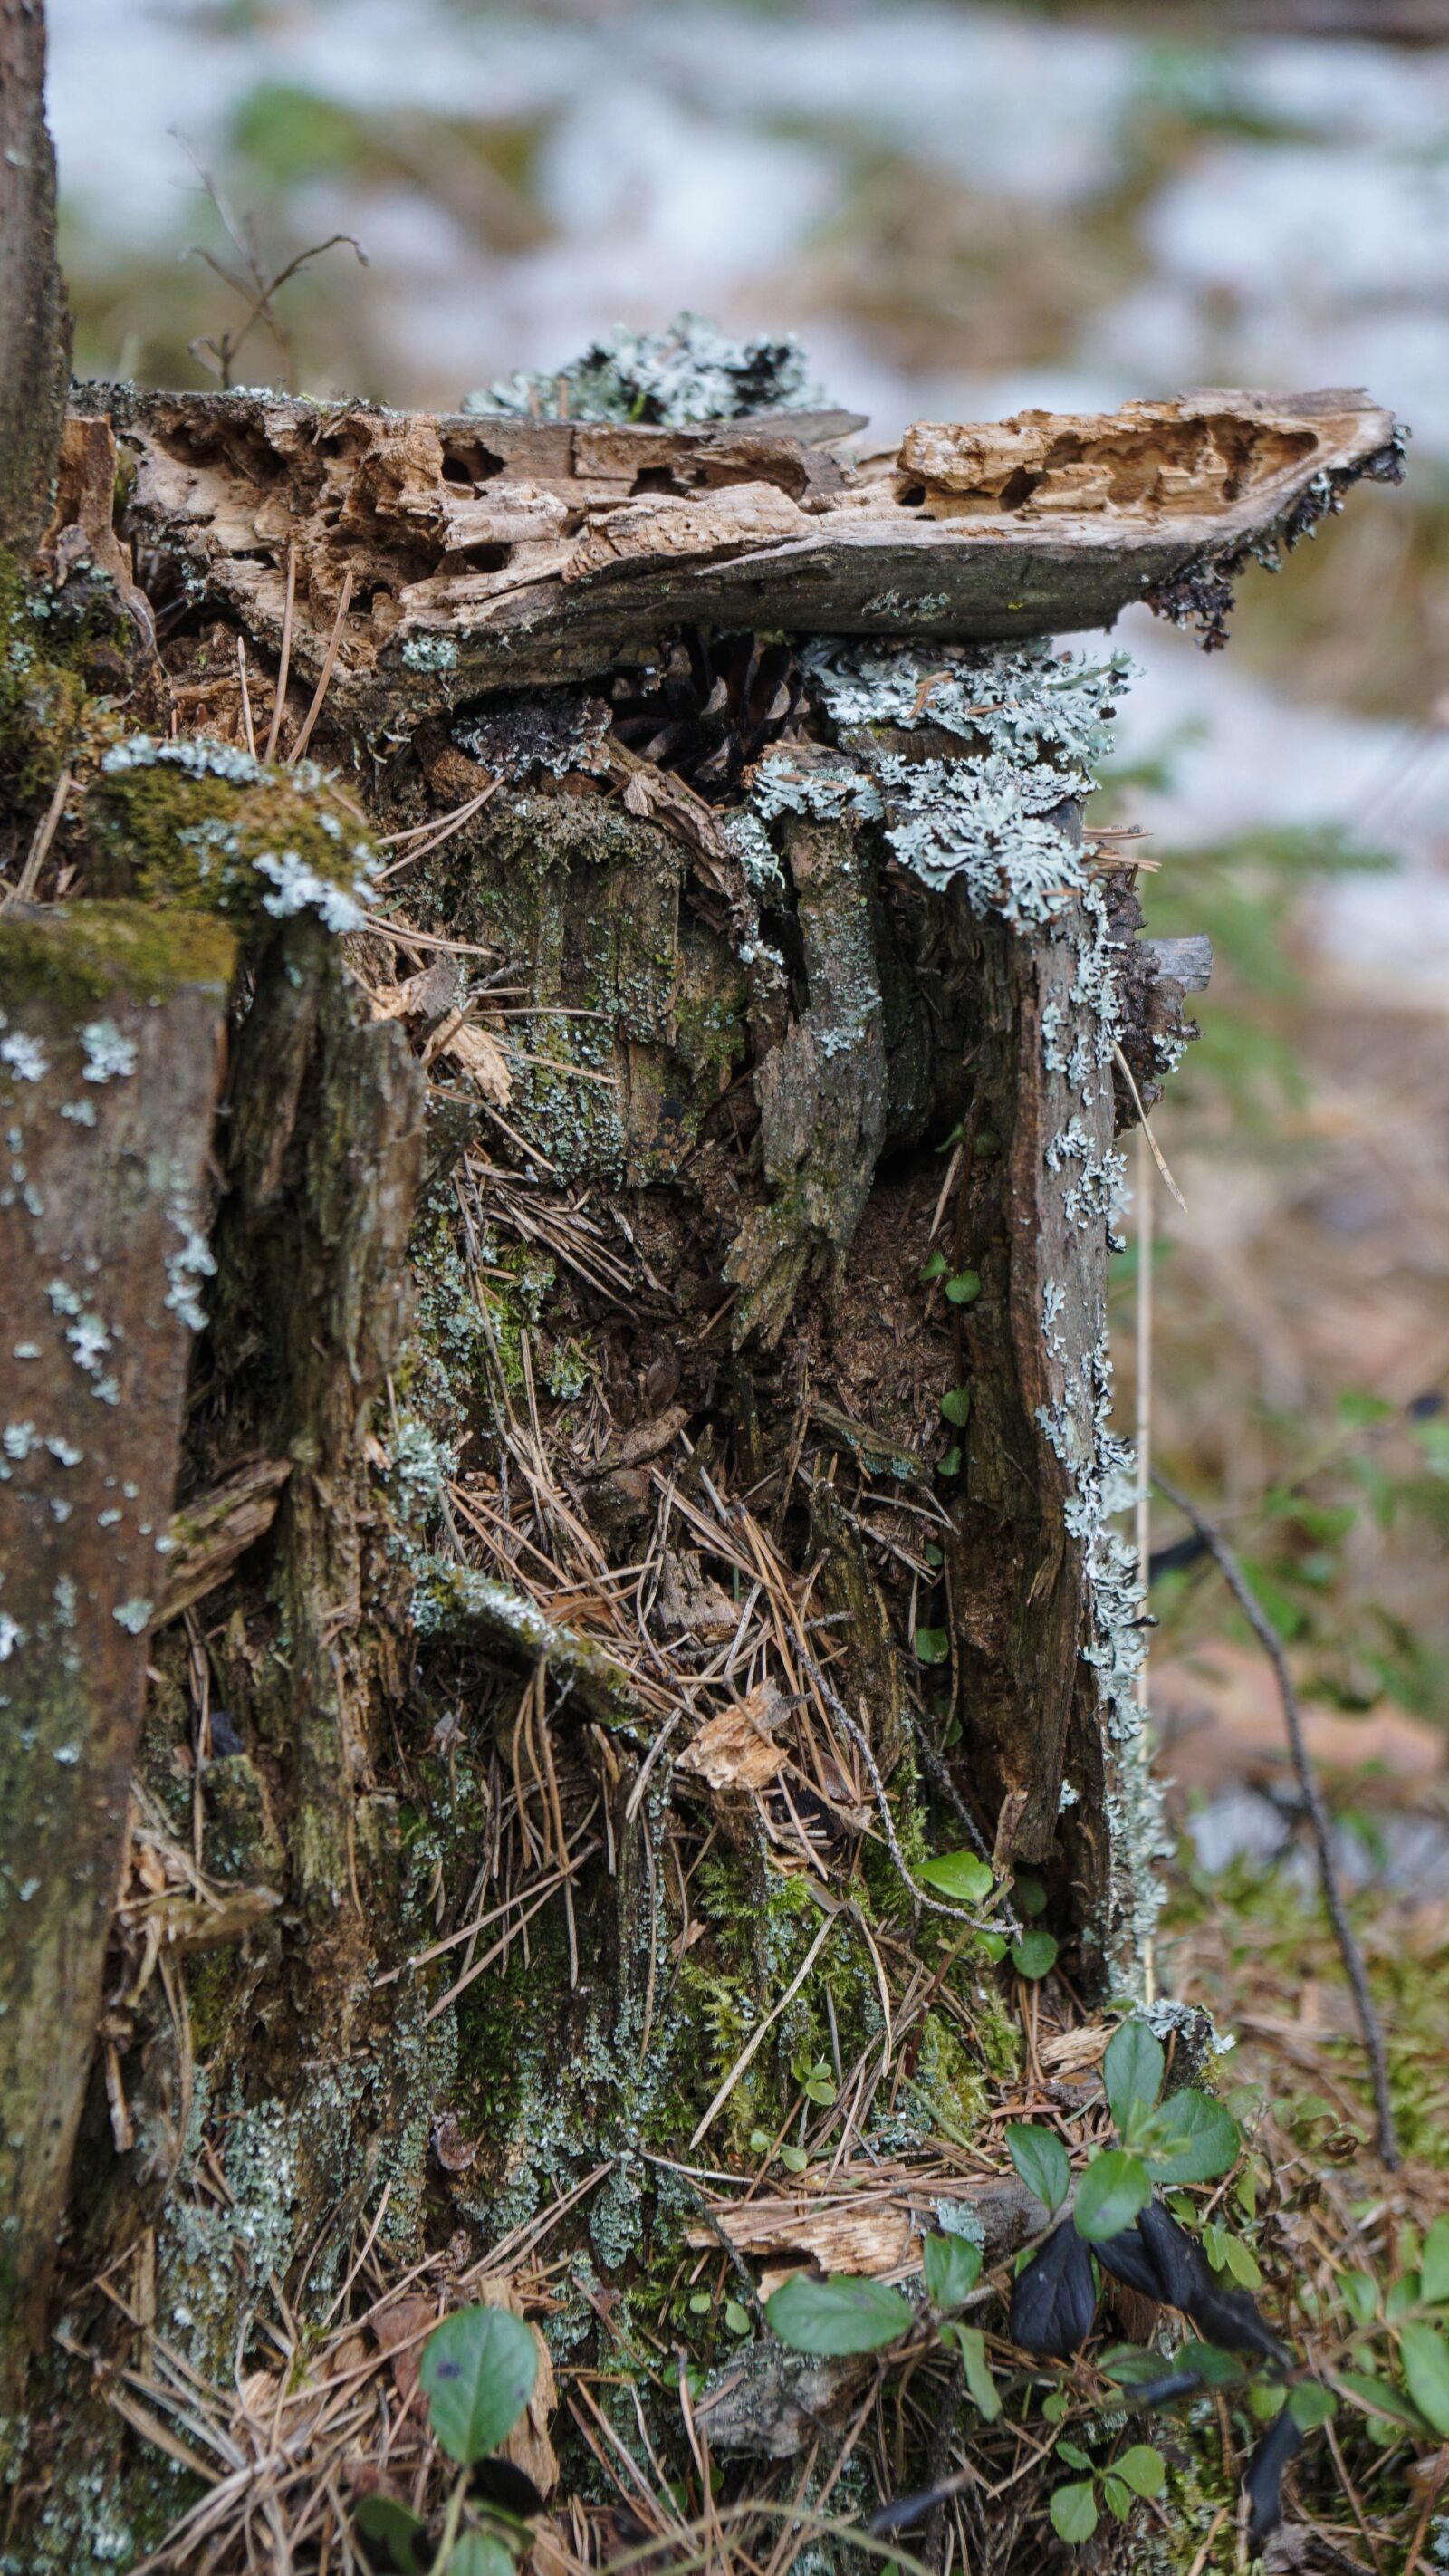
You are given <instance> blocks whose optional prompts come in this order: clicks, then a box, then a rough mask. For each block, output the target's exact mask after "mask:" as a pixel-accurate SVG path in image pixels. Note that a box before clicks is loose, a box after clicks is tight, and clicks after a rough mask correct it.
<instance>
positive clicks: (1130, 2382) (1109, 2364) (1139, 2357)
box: [1097, 2343, 1162, 2388]
mask: <svg viewBox="0 0 1449 2576" xmlns="http://www.w3.org/2000/svg"><path fill="white" fill-rule="evenodd" d="M1097 2368H1098V2369H1099V2370H1100V2371H1101V2373H1102V2375H1103V2377H1104V2378H1105V2379H1115V2380H1116V2381H1118V2383H1119V2384H1120V2386H1122V2387H1123V2388H1133V2387H1138V2386H1145V2384H1146V2383H1147V2381H1148V2380H1149V2379H1160V2378H1161V2377H1162V2355H1161V2353H1160V2352H1143V2351H1142V2350H1141V2349H1140V2347H1139V2346H1138V2345H1136V2344H1130V2343H1123V2344H1118V2345H1116V2346H1115V2347H1114V2349H1113V2350H1112V2351H1110V2352H1104V2353H1103V2354H1102V2355H1101V2356H1100V2358H1099V2360H1098V2362H1097Z"/></svg>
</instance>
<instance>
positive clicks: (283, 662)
mask: <svg viewBox="0 0 1449 2576" xmlns="http://www.w3.org/2000/svg"><path fill="white" fill-rule="evenodd" d="M296 606H297V549H296V547H295V546H288V548H287V595H286V599H285V601H284V603H283V606H282V649H281V654H280V658H279V659H278V663H277V694H276V696H275V698H274V699H273V701H272V721H271V723H270V724H269V725H268V727H267V747H266V749H265V751H264V752H263V753H262V758H263V760H267V761H270V760H275V758H276V755H277V736H278V735H279V733H280V732H281V730H282V718H283V716H284V715H285V714H286V712H287V674H288V672H289V671H290V669H291V667H292V619H293V616H294V614H295V611H296Z"/></svg>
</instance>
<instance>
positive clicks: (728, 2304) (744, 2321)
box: [725, 2299, 750, 2335]
mask: <svg viewBox="0 0 1449 2576" xmlns="http://www.w3.org/2000/svg"><path fill="white" fill-rule="evenodd" d="M725 2324H726V2325H727V2326H728V2327H729V2330H730V2333H731V2334H734V2335H747V2334H748V2333H749V2331H750V2312H749V2309H748V2308H743V2307H741V2305H740V2302H739V2300H738V2299H726V2301H725Z"/></svg>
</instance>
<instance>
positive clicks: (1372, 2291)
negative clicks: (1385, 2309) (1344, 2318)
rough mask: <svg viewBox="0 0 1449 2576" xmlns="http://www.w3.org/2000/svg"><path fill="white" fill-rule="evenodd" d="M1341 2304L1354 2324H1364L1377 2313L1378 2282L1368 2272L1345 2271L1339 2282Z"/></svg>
mask: <svg viewBox="0 0 1449 2576" xmlns="http://www.w3.org/2000/svg"><path fill="white" fill-rule="evenodd" d="M1338 2286H1339V2289H1340V2290H1341V2292H1342V2293H1343V2304H1344V2306H1345V2307H1346V2308H1347V2310H1348V2312H1349V2315H1350V2316H1351V2317H1352V2319H1353V2321H1354V2323H1355V2325H1360V2326H1366V2325H1367V2324H1368V2322H1369V2319H1370V2318H1371V2317H1375V2316H1377V2314H1378V2308H1379V2290H1378V2283H1377V2282H1376V2281H1375V2280H1374V2278H1373V2276H1372V2274H1371V2273H1369V2272H1345V2273H1344V2275H1343V2277H1342V2279H1341V2280H1340V2282H1339V2285H1338Z"/></svg>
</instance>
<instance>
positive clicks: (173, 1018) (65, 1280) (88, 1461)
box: [0, 905, 233, 2393]
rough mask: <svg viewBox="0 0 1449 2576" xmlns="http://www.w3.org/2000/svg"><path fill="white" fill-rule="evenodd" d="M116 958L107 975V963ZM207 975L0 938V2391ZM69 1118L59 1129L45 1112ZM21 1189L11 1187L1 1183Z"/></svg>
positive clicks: (52, 933) (119, 1599)
mask: <svg viewBox="0 0 1449 2576" xmlns="http://www.w3.org/2000/svg"><path fill="white" fill-rule="evenodd" d="M128 950H129V952H130V953H129V956H128ZM232 962H233V941H232V937H231V934H230V932H229V931H227V930H225V929H223V928H222V927H220V926H219V925H217V924H213V923H211V922H208V921H205V920H203V919H200V918H198V917H195V916H191V915H167V914H164V913H151V914H146V915H144V916H142V915H140V914H139V912H138V911H137V910H136V909H135V908H133V907H131V906H130V905H77V906H75V907H74V909H73V910H72V911H71V912H70V913H69V914H67V915H55V914H51V915H48V916H47V917H45V918H44V919H43V920H40V921H28V922H24V923H21V922H19V921H15V920H10V921H5V922H0V1003H3V1007H4V1010H5V1015H6V1059H5V1063H4V1067H3V1070H0V1090H3V1092H4V1094H5V1103H4V1106H5V1119H6V1125H7V1129H8V1134H9V1140H10V1141H9V1146H8V1149H7V1156H8V1162H9V1166H10V1168H11V1172H12V1186H11V1187H9V1188H8V1189H6V1190H5V1191H4V1192H3V1193H0V1347H3V1349H4V1350H5V1352H6V1354H7V1361H6V1367H7V1405H6V1410H7V1416H8V1422H7V1428H6V1432H5V1450H6V1472H5V1475H4V1478H3V1480H0V1566H3V1568H4V1587H3V1593H0V1639H3V1668H4V1686H5V1699H6V1722H5V1729H4V1733H3V1737H0V1790H3V1794H0V1879H3V1883H4V1885H5V1888H6V1891H7V1896H6V1902H5V1906H4V1910H3V1914H0V1987H3V1991H4V1995H5V2000H6V2009H5V2011H4V2013H3V2014H0V2093H3V2096H4V2099H5V2103H6V2118H5V2124H4V2132H5V2133H4V2138H3V2141H0V2224H3V2228H4V2235H5V2243H6V2246H7V2256H6V2262H5V2266H4V2270H3V2273H0V2346H3V2349H4V2353H5V2361H4V2365H3V2369H4V2377H5V2383H6V2385H7V2387H8V2388H9V2389H10V2391H11V2392H12V2393H13V2391H14V2389H15V2387H16V2385H17V2383H18V2379H19V2376H20V2374H21V2372H22V2371H23V2367H24V2361H25V2356H26V2352H27V2348H28V2346H29V2344H30V2341H31V2339H32V2338H33V2336H34V2335H35V2334H36V2333H37V2331H38V2330H39V2326H40V2319H41V2315H42V2312H43V2303H44V2296H45V2287H46V2282H47V2279H48V2276H49V2272H50V2266H51V2263H52V2260H53V2257H54V2252H55V2244H56V2237H57V2232H58V2229H59V2225H60V2219H61V2214H62V2211H63V2208H64V2204H65V2193H66V2184H67V2179H68V2175H69V2169H70V2159H71V2150H72V2146H73V2142H74V2138H75V2132H76V2123H77V2121H78V2119H79V2116H80V2107H81V2095H82V2091H83V2087H84V2083H85V2076H86V2069H87V2066H88V2064H89V2061H90V2054H91V2046H92V2041H93V2037H94V2032H95V2022H96V2015H97V2012H98V2010H99V2006H100V1994H101V1964H102V1955H103V1951H104V1946H105V1938H106V1926H107V1923H108V1920H109V1916H110V1909H111V1904H112V1901H113V1899H114V1896H115V1892H116V1879H117V1874H118V1871H119V1868H120V1863H121V1855H122V1851H123V1848H124V1838H125V1827H126V1802H127V1793H128V1787H129V1782H130V1774H131V1765H132V1761H133V1758H134V1753H135V1744H136V1730H137V1725H138V1722H139V1718H140V1713H141V1699H142V1692H143V1688H144V1681H145V1670H146V1656H147V1646H146V1638H147V1631H148V1629H149V1627H150V1624H151V1621H152V1619H153V1617H154V1615H155V1609H156V1604H157V1602H158V1599H159V1598H160V1595H161V1592H162V1590H163V1587H164V1583H165V1578H166V1557H165V1555H164V1554H163V1553H161V1552H160V1550H159V1546H158V1542H160V1541H162V1540H163V1539H164V1537H165V1534H166V1529H167V1523H168V1519H169V1515H170V1510H171V1503H172V1496H173V1491H174V1486H175V1481H176V1472H177V1463H178V1456H179V1447H180V1435H181V1407H182V1395H183V1390H184V1385H185V1373H186V1364H187V1356H188V1352H189V1349H190V1343H191V1333H192V1329H193V1326H194V1323H195V1321H196V1303H195V1301H196V1297H197V1294H198V1292H199V1289H200V1287H201V1285H202V1281H201V1279H200V1277H199V1275H198V1274H197V1273H196V1272H195V1271H194V1270H190V1271H188V1270H186V1269H185V1268H184V1267H183V1268H181V1269H178V1267H177V1264H178V1261H182V1262H184V1251H185V1247H186V1246H187V1244H188V1243H189V1242H190V1241H191V1240H193V1239H196V1240H199V1241H202V1242H204V1229H205V1225H206V1196H205V1193H206V1187H207V1183H206V1165H207V1153H208V1145H209V1140H210V1134H211V1120H212V1111H213V1106H214V1103H215V1098H216V1091H217V1085H218V1082H219V1079H220V1074H221V1065H222V1053H221V1040H222V1030H223V1022H224V1014H225V1008H226V996H227V989H228V984H229V981H230V975H231V968H232ZM81 1104H84V1107H85V1110H86V1112H87V1115H86V1116H85V1117H84V1118H76V1117H73V1116H72V1117H66V1116H64V1115H63V1114H62V1113H63V1111H64V1110H66V1109H68V1108H71V1107H73V1106H78V1105H81ZM22 1183H23V1186H21V1184H22Z"/></svg>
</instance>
